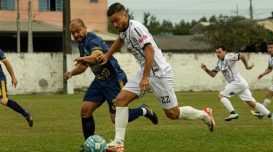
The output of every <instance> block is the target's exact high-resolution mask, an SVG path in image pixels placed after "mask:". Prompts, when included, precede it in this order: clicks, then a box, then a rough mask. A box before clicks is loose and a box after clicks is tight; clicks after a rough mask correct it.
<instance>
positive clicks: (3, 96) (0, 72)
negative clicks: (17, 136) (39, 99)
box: [0, 49, 33, 127]
mask: <svg viewBox="0 0 273 152" xmlns="http://www.w3.org/2000/svg"><path fill="white" fill-rule="evenodd" d="M0 60H1V61H2V62H3V63H4V65H5V67H6V68H7V71H8V72H9V74H10V77H11V83H12V86H13V87H14V88H16V86H17V83H18V81H17V79H16V77H15V74H14V71H13V68H12V66H11V64H10V62H9V60H8V59H7V58H6V56H5V54H4V52H3V51H2V50H1V49H0ZM0 81H1V83H0V89H1V96H0V98H1V99H0V103H1V104H3V105H5V106H8V107H10V108H11V109H13V110H14V111H16V112H18V113H20V114H21V115H22V116H23V117H24V118H25V119H26V120H27V122H28V125H29V127H32V126H33V119H32V116H31V114H30V113H29V112H27V111H26V110H24V109H23V108H22V107H21V106H20V105H19V104H18V103H17V102H15V101H14V100H11V99H9V98H8V96H7V91H8V90H7V80H6V76H5V74H4V72H3V69H2V66H1V65H0Z"/></svg>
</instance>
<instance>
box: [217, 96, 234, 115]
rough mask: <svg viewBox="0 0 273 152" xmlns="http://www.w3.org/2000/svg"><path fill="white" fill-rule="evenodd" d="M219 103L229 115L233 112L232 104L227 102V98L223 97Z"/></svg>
mask: <svg viewBox="0 0 273 152" xmlns="http://www.w3.org/2000/svg"><path fill="white" fill-rule="evenodd" d="M220 102H221V103H222V104H223V105H224V106H225V108H226V109H227V110H228V111H229V113H231V112H232V111H235V110H234V108H233V106H232V104H231V103H230V101H229V100H228V98H226V97H223V98H222V99H221V100H220Z"/></svg>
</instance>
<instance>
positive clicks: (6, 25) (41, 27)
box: [0, 21, 62, 32]
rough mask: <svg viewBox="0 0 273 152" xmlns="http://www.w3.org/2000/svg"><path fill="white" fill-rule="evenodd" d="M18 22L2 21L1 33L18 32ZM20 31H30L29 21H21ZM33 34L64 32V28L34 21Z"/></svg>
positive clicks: (0, 22)
mask: <svg viewBox="0 0 273 152" xmlns="http://www.w3.org/2000/svg"><path fill="white" fill-rule="evenodd" d="M16 25H17V24H16V21H0V32H16V31H17V26H16ZM20 31H21V32H27V31H28V21H20ZM32 31H33V32H62V27H59V26H57V25H52V24H48V23H44V22H39V21H33V22H32Z"/></svg>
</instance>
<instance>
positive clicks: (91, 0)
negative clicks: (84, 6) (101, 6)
mask: <svg viewBox="0 0 273 152" xmlns="http://www.w3.org/2000/svg"><path fill="white" fill-rule="evenodd" d="M98 1H99V0H89V2H90V3H98Z"/></svg>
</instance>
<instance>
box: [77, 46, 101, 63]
mask: <svg viewBox="0 0 273 152" xmlns="http://www.w3.org/2000/svg"><path fill="white" fill-rule="evenodd" d="M101 54H103V53H102V51H101V50H99V49H97V50H94V51H92V54H91V55H89V56H84V57H77V58H75V59H74V61H76V62H87V63H89V64H91V65H95V64H98V59H97V57H98V56H99V55H101Z"/></svg>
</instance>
